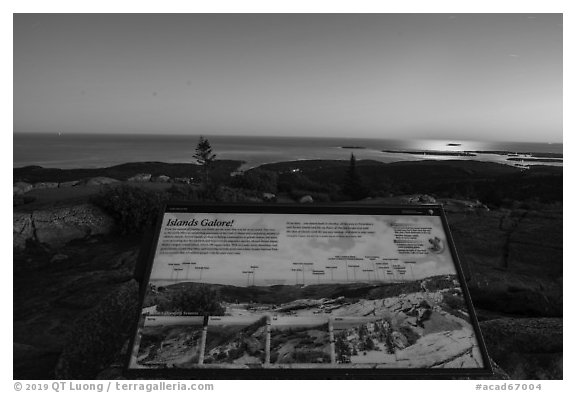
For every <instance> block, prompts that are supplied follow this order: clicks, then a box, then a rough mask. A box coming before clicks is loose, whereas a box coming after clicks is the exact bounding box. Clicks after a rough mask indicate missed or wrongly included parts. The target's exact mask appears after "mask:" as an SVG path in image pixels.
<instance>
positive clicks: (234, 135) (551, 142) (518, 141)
mask: <svg viewBox="0 0 576 393" xmlns="http://www.w3.org/2000/svg"><path fill="white" fill-rule="evenodd" d="M12 134H13V135H14V134H27V135H58V136H61V135H74V136H81V135H90V136H98V135H100V136H121V135H122V136H124V135H126V136H129V135H138V136H168V137H171V136H190V137H200V136H204V137H240V138H287V139H351V140H360V139H366V140H395V141H405V140H414V141H419V140H437V141H467V142H484V143H486V142H493V143H542V144H555V145H563V144H564V140H563V139H562V140H561V141H541V140H523V141H520V140H502V139H489V140H480V139H470V138H467V137H457V138H449V137H407V138H400V137H398V136H396V137H376V136H372V137H368V136H358V137H356V136H326V135H316V136H309V135H298V136H294V135H258V134H213V133H194V134H192V133H173V132H158V133H153V132H57V131H15V130H13V131H12Z"/></svg>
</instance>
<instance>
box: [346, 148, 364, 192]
mask: <svg viewBox="0 0 576 393" xmlns="http://www.w3.org/2000/svg"><path fill="white" fill-rule="evenodd" d="M342 192H343V193H344V194H346V195H348V196H349V197H351V198H352V200H359V199H362V198H365V197H366V196H367V195H368V191H367V190H366V187H364V184H362V178H361V177H360V175H359V174H358V170H357V169H356V157H354V154H350V165H349V166H348V169H347V171H346V177H345V179H344V185H343V187H342Z"/></svg>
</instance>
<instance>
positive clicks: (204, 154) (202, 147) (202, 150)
mask: <svg viewBox="0 0 576 393" xmlns="http://www.w3.org/2000/svg"><path fill="white" fill-rule="evenodd" d="M192 157H193V158H194V159H195V160H196V162H197V163H198V164H199V165H201V166H202V184H204V186H208V183H209V176H208V175H209V172H210V170H211V169H212V163H213V162H214V160H215V159H216V154H215V153H213V152H212V145H210V142H209V141H208V139H206V138H204V137H203V136H201V137H200V140H199V141H198V144H197V145H196V152H195V153H194V154H193V155H192Z"/></svg>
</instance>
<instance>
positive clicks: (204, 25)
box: [14, 14, 562, 142]
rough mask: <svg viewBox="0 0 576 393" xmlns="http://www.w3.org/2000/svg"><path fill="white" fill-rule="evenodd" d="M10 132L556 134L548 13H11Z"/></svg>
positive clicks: (558, 109)
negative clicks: (12, 103) (12, 31)
mask: <svg viewBox="0 0 576 393" xmlns="http://www.w3.org/2000/svg"><path fill="white" fill-rule="evenodd" d="M14 130H15V132H58V131H61V132H83V133H98V132H102V133H118V132H125V133H141V132H145V133H161V132H165V133H192V134H207V135H210V134H248V135H288V136H355V137H368V138H372V137H374V138H378V137H381V138H460V139H475V140H506V141H542V142H561V141H562V15H561V14H534V15H519V14H455V15H447V14H420V15H419V14H412V15H410V14H340V15H330V14H328V15H326V14H295V15H290V14H276V15H266V14H233V15H226V14H215V15H201V14H188V15H170V14H147V15H143V14H140V15H130V14H116V15H114V14H100V15H74V14H67V15H65V14H64V15H59V14H44V15H33V14H16V15H15V16H14Z"/></svg>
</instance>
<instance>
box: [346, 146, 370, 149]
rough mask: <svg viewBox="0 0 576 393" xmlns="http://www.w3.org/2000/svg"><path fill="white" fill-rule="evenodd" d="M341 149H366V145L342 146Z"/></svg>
mask: <svg viewBox="0 0 576 393" xmlns="http://www.w3.org/2000/svg"><path fill="white" fill-rule="evenodd" d="M340 149H366V148H365V147H364V146H340Z"/></svg>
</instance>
